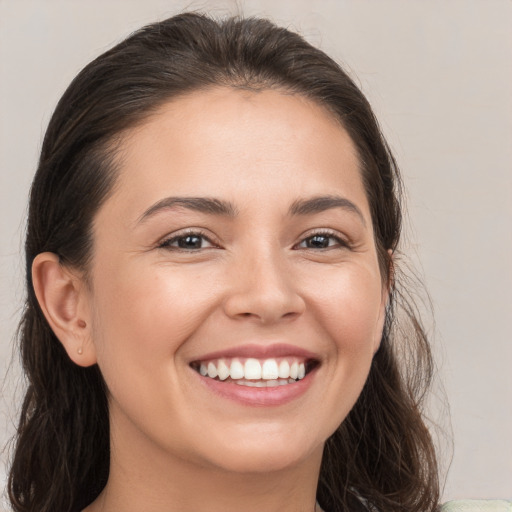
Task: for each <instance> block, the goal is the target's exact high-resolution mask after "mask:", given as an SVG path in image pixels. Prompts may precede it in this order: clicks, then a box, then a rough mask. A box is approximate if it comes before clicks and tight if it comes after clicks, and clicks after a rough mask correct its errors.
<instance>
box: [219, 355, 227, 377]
mask: <svg viewBox="0 0 512 512" xmlns="http://www.w3.org/2000/svg"><path fill="white" fill-rule="evenodd" d="M217 372H218V374H219V379H220V380H226V379H227V378H228V377H229V368H228V365H227V364H226V363H225V362H224V360H223V359H221V360H220V361H219V364H218V365H217Z"/></svg>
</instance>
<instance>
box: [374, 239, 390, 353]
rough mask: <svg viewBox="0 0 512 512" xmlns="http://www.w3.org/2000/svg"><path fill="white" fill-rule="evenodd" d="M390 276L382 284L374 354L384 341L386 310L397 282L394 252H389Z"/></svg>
mask: <svg viewBox="0 0 512 512" xmlns="http://www.w3.org/2000/svg"><path fill="white" fill-rule="evenodd" d="M388 255H389V258H388V275H387V279H386V281H383V282H382V293H381V300H380V309H379V316H378V320H377V328H376V330H375V340H374V347H373V353H374V354H375V353H376V352H377V350H379V347H380V342H381V341H382V333H383V331H384V324H385V323H386V310H387V305H388V302H389V294H390V293H391V290H392V288H393V284H394V282H395V263H394V255H393V250H392V249H389V250H388Z"/></svg>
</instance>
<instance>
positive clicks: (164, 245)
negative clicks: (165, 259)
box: [158, 229, 218, 252]
mask: <svg viewBox="0 0 512 512" xmlns="http://www.w3.org/2000/svg"><path fill="white" fill-rule="evenodd" d="M187 237H197V238H200V239H201V240H202V241H203V240H206V241H207V242H208V243H209V244H211V245H212V246H213V247H218V245H217V244H215V243H214V242H212V240H211V239H210V237H209V236H208V235H207V234H206V233H205V232H204V231H201V230H200V229H191V230H189V231H185V232H183V233H180V234H179V235H174V236H172V237H171V238H166V239H165V240H163V241H162V242H161V243H160V244H159V245H158V248H159V249H168V250H173V251H181V252H195V249H186V248H184V247H176V246H172V245H171V244H172V243H174V242H178V241H179V240H183V239H185V238H187ZM209 248H210V247H198V248H197V250H199V249H209Z"/></svg>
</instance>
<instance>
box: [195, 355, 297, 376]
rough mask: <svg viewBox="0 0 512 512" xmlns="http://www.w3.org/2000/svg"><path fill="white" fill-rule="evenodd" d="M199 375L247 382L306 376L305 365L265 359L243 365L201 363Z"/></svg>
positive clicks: (250, 360) (238, 361)
mask: <svg viewBox="0 0 512 512" xmlns="http://www.w3.org/2000/svg"><path fill="white" fill-rule="evenodd" d="M199 373H200V374H201V375H203V376H208V377H211V378H212V379H214V378H215V377H218V378H219V379H220V380H226V379H227V378H228V377H231V378H232V379H247V380H258V379H265V380H273V379H302V378H304V376H305V375H306V365H305V363H304V362H299V361H293V362H292V363H290V362H288V361H287V360H286V359H283V360H282V361H280V362H278V361H276V360H275V359H266V360H265V361H263V363H261V362H260V361H258V360H257V359H252V358H250V359H247V360H246V361H245V363H242V362H241V361H240V360H238V359H233V360H232V361H231V364H229V361H226V360H224V359H219V360H218V361H216V362H214V361H210V362H208V363H201V365H200V366H199Z"/></svg>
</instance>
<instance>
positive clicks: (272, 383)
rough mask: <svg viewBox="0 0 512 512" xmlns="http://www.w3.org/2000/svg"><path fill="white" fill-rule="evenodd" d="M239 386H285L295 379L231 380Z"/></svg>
mask: <svg viewBox="0 0 512 512" xmlns="http://www.w3.org/2000/svg"><path fill="white" fill-rule="evenodd" d="M232 382H234V383H235V384H238V385H239V386H249V387H253V388H274V387H277V386H287V385H288V384H293V383H294V382H297V381H296V380H295V379H277V380H243V379H239V380H233V381H232Z"/></svg>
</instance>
